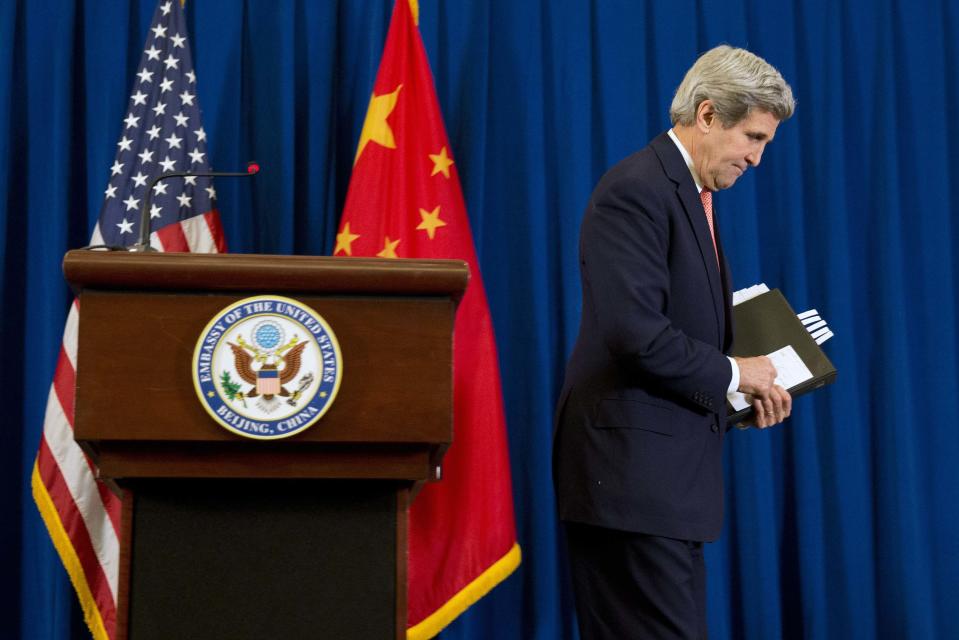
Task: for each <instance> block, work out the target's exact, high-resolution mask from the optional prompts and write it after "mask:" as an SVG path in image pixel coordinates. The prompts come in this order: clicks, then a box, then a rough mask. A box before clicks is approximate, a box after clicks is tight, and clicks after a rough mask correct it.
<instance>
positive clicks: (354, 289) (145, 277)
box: [63, 250, 470, 299]
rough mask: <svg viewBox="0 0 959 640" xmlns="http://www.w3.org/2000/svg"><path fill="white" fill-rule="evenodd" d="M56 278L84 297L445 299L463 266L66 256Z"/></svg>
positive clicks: (457, 290)
mask: <svg viewBox="0 0 959 640" xmlns="http://www.w3.org/2000/svg"><path fill="white" fill-rule="evenodd" d="M63 272H64V275H65V276H66V279H67V281H68V282H69V283H70V286H71V287H72V288H73V289H74V291H75V292H76V293H78V294H79V293H80V292H82V291H83V290H84V289H87V288H91V289H127V290H141V291H142V290H159V291H170V290H204V291H223V292H229V291H250V290H259V289H268V290H271V291H274V292H294V291H295V292H322V293H352V294H389V295H394V296H395V295H427V296H429V295H448V296H452V297H453V298H454V299H459V298H460V297H461V296H462V294H463V292H464V291H465V290H466V285H467V284H468V282H469V277H470V273H469V266H468V265H467V264H466V262H464V261H462V260H410V259H405V258H341V257H319V256H279V255H256V254H229V253H220V254H209V253H154V252H149V253H131V252H125V251H109V252H107V251H84V250H74V251H69V252H68V253H67V254H66V255H65V256H64V258H63Z"/></svg>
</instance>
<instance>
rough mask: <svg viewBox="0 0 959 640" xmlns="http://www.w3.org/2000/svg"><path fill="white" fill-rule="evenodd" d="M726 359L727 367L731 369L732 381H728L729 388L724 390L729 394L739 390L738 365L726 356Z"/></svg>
mask: <svg viewBox="0 0 959 640" xmlns="http://www.w3.org/2000/svg"><path fill="white" fill-rule="evenodd" d="M726 358H727V359H728V360H729V366H731V367H732V369H733V379H732V380H730V381H729V388H728V389H726V393H727V394H730V393H732V392H734V391H736V390H737V389H739V365H738V364H736V361H735V360H733V359H732V358H730V357H729V356H726Z"/></svg>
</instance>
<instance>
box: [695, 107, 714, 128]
mask: <svg viewBox="0 0 959 640" xmlns="http://www.w3.org/2000/svg"><path fill="white" fill-rule="evenodd" d="M715 122H716V107H715V106H714V105H713V101H712V100H709V99H706V100H703V101H702V102H700V103H699V107H697V108H696V127H697V128H698V129H699V130H700V131H702V132H703V133H709V129H710V128H711V127H712V126H713V124H715Z"/></svg>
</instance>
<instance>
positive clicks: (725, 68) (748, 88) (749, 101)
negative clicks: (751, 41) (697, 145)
mask: <svg viewBox="0 0 959 640" xmlns="http://www.w3.org/2000/svg"><path fill="white" fill-rule="evenodd" d="M703 100H712V101H713V105H714V107H715V110H716V116H717V117H718V118H719V121H720V122H721V123H722V125H723V126H724V127H731V126H733V125H734V124H736V123H738V122H740V121H741V120H742V119H743V118H745V117H746V116H748V115H749V114H750V112H752V111H753V110H754V109H759V110H761V111H768V112H769V113H771V114H772V115H773V117H775V118H776V119H777V120H779V121H780V122H781V121H783V120H786V119H787V118H789V117H790V116H792V114H793V110H794V109H795V108H796V100H795V99H794V98H793V92H792V89H791V88H790V87H789V85H788V84H787V83H786V81H785V80H783V77H782V76H781V75H780V74H779V72H778V71H777V70H776V68H775V67H773V66H772V65H771V64H769V63H768V62H766V61H765V60H763V59H762V58H760V57H759V56H757V55H756V54H754V53H750V52H749V51H746V50H745V49H737V48H734V47H730V46H728V45H720V46H718V47H716V48H715V49H710V50H709V51H707V52H706V53H704V54H703V55H701V56H699V59H698V60H696V62H695V63H694V64H693V66H692V67H690V69H689V71H687V72H686V77H685V78H683V81H682V82H681V83H680V85H679V88H678V89H676V95H675V96H674V97H673V104H672V105H671V106H670V107H669V117H670V119H671V120H672V122H673V124H674V125H676V124H679V125H685V126H688V125H691V124H693V123H694V122H696V110H697V109H699V105H700V104H701V103H702V102H703Z"/></svg>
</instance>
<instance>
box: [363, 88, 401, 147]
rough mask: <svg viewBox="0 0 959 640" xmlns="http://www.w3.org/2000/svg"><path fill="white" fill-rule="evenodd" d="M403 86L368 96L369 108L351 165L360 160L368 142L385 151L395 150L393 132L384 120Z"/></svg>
mask: <svg viewBox="0 0 959 640" xmlns="http://www.w3.org/2000/svg"><path fill="white" fill-rule="evenodd" d="M402 88H403V85H400V86H398V87H396V90H395V91H393V93H387V94H385V95H382V96H378V95H376V94H375V93H374V94H372V95H371V96H370V106H369V107H368V108H367V109H366V119H365V120H364V121H363V131H361V132H360V143H359V145H357V147H356V157H355V158H354V159H353V164H354V165H356V162H357V161H358V160H359V159H360V154H362V153H363V149H365V148H366V144H367V143H368V142H370V141H372V142H375V143H376V144H378V145H381V146H384V147H386V148H387V149H395V148H396V141H395V140H394V139H393V130H392V129H390V124H389V123H388V122H387V121H386V119H387V118H388V117H389V116H390V114H391V113H393V109H395V108H396V99H397V98H398V97H399V95H400V89H402Z"/></svg>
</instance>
